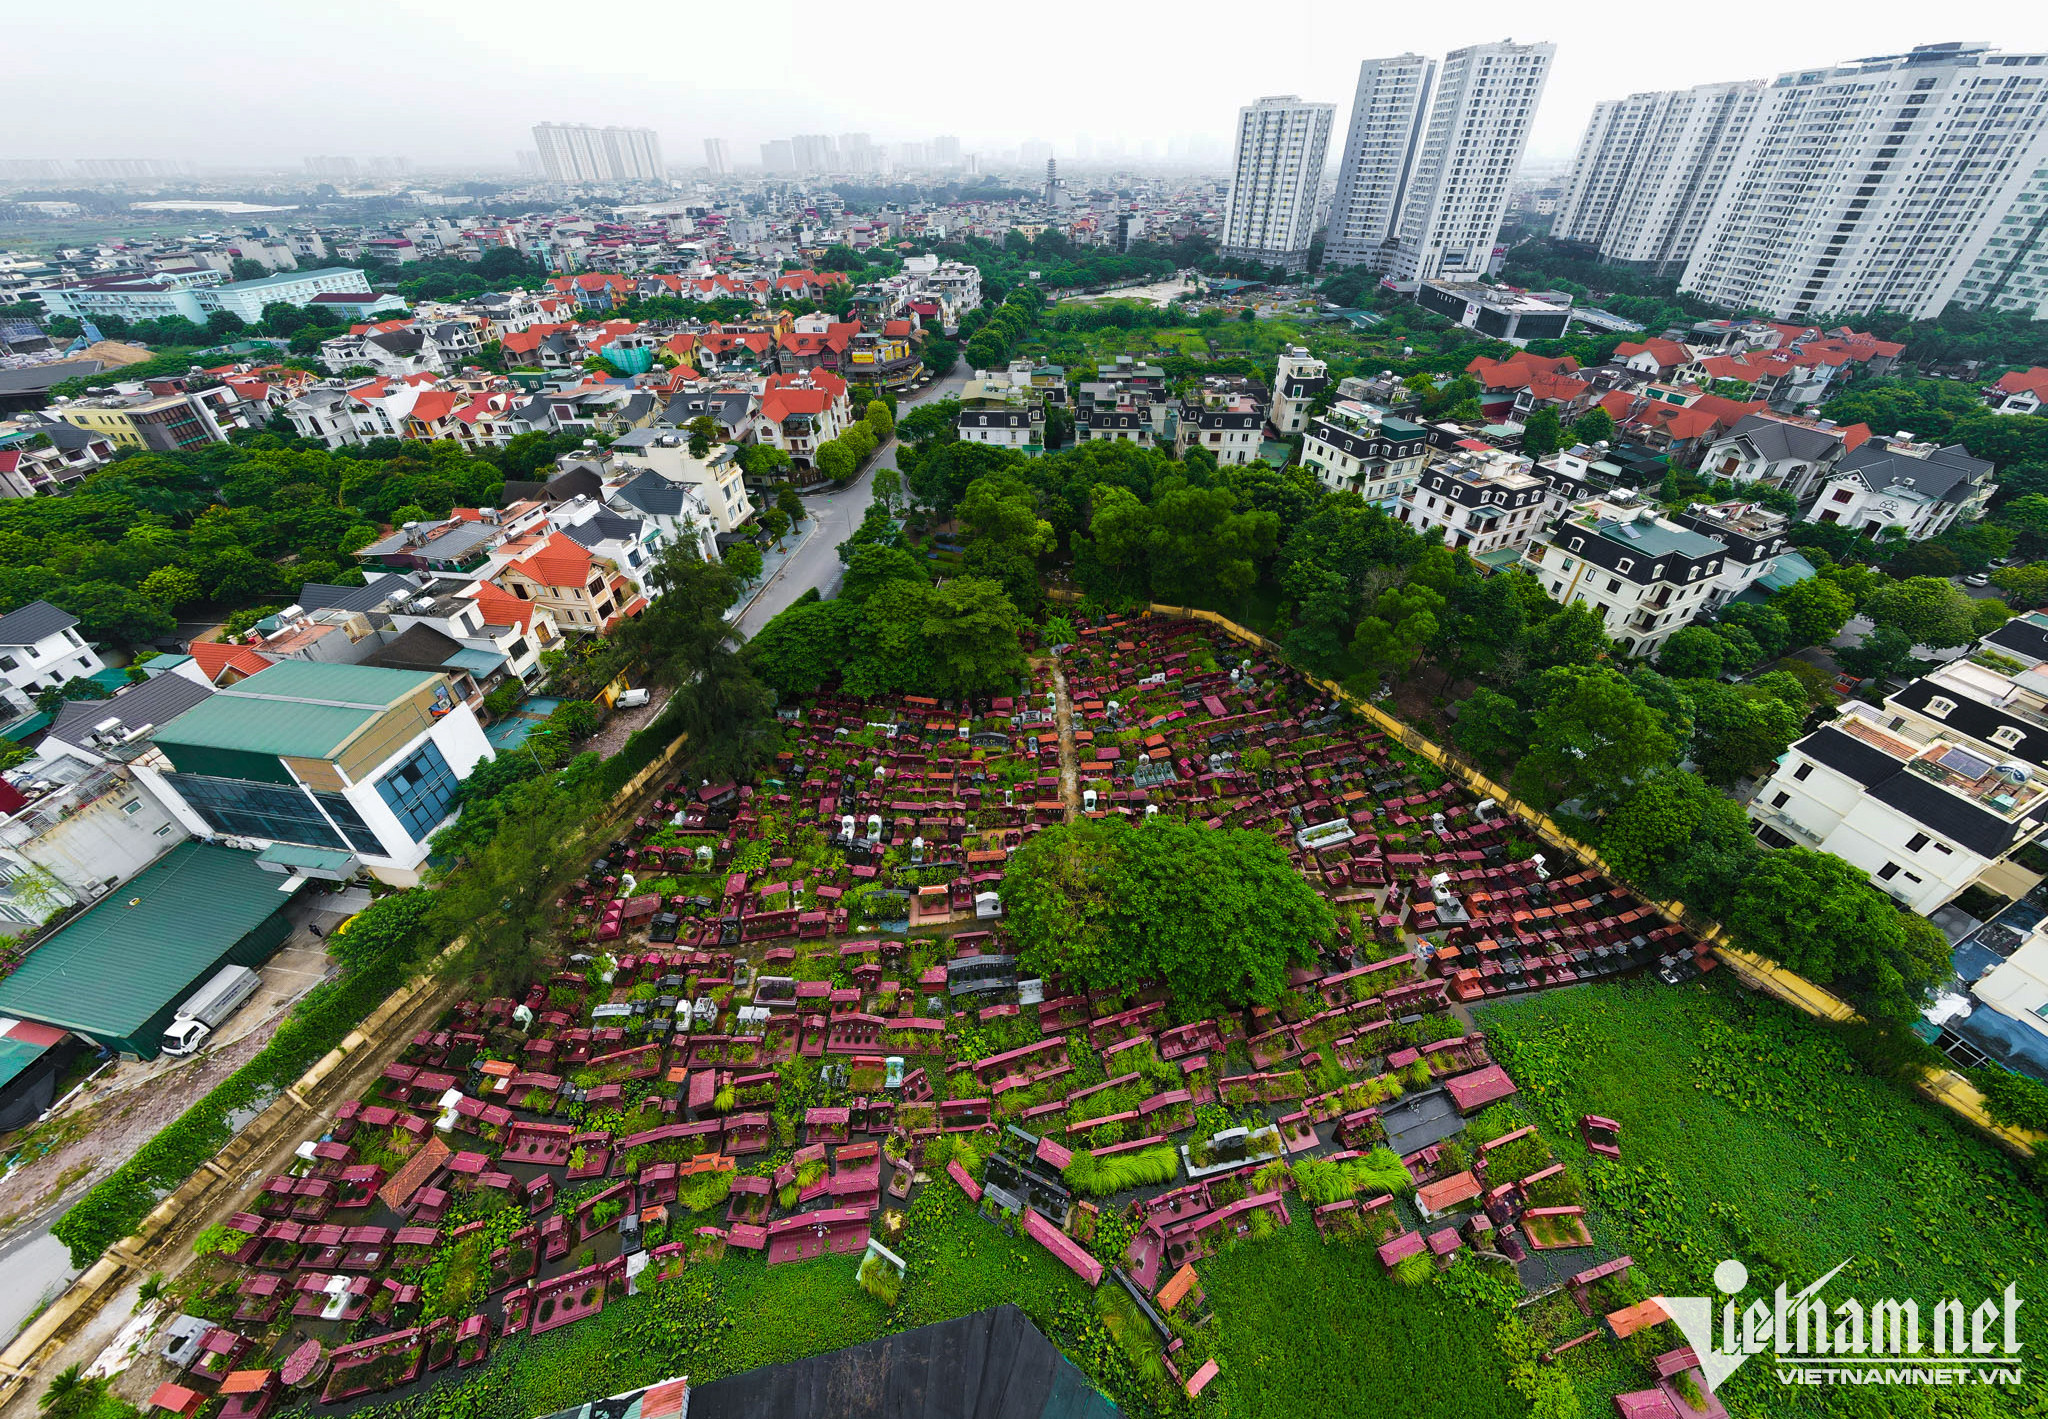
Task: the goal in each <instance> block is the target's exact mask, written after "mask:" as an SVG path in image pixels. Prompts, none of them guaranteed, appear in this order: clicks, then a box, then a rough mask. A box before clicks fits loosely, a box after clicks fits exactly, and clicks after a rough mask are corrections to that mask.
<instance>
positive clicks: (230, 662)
mask: <svg viewBox="0 0 2048 1419" xmlns="http://www.w3.org/2000/svg"><path fill="white" fill-rule="evenodd" d="M185 650H186V652H187V653H188V654H190V655H191V657H192V660H193V663H194V664H196V665H197V666H198V667H199V669H200V670H201V671H202V672H203V673H204V674H205V676H206V678H207V679H208V680H209V681H210V682H212V683H213V684H216V685H218V684H219V683H220V676H221V672H222V671H223V670H233V671H234V672H235V673H236V674H237V675H254V674H255V673H256V672H257V671H259V670H268V669H269V668H270V667H271V666H272V665H273V664H275V662H274V661H272V660H271V658H270V657H269V656H267V655H261V654H258V653H257V652H256V651H253V650H251V649H249V647H247V646H245V645H229V644H226V643H225V642H222V641H193V642H192V643H191V644H190V645H188V646H186V647H185Z"/></svg>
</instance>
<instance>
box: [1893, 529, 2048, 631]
mask: <svg viewBox="0 0 2048 1419" xmlns="http://www.w3.org/2000/svg"><path fill="white" fill-rule="evenodd" d="M2044 501H2048V499H2044ZM1863 614H1864V615H1866V616H1868V617H1869V618H1870V619H1871V620H1873V621H1875V622H1876V623H1877V624H1878V625H1880V626H1892V627H1894V628H1896V629H1898V630H1900V631H1903V632H1905V634H1906V635H1907V636H1908V637H1910V638H1911V640H1912V642H1913V644H1914V645H1924V646H1934V647H1937V648H1938V647H1942V646H1951V645H1962V644H1963V643H1965V642H1966V641H1968V640H1970V639H1971V638H1972V637H1973V636H1975V635H1976V633H1977V632H1976V607H1975V606H1974V605H1972V604H1971V601H1970V598H1969V597H1967V596H1965V595H1964V594H1963V593H1962V590H1961V589H1960V588H1959V587H1957V586H1956V584H1955V583H1954V582H1952V581H1948V580H1946V579H1944V578H1941V577H1931V576H1916V577H1911V578H1908V579H1907V580H1905V581H1899V582H1893V583H1892V584H1891V585H1889V586H1885V587H1880V588H1879V589H1878V590H1876V591H1874V592H1872V593H1871V595H1870V599H1869V600H1867V601H1865V602H1864V603H1863Z"/></svg>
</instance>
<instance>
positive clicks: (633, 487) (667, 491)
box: [612, 472, 689, 517]
mask: <svg viewBox="0 0 2048 1419" xmlns="http://www.w3.org/2000/svg"><path fill="white" fill-rule="evenodd" d="M612 496H613V498H614V499H615V500H616V501H618V502H622V503H624V504H626V505H627V506H628V507H636V508H638V509H640V511H642V512H644V513H647V514H648V515H649V516H652V517H681V516H682V515H683V510H684V508H685V507H686V506H687V505H688V502H689V498H688V495H687V494H685V493H684V491H683V486H682V484H680V483H671V482H669V480H668V479H666V478H664V477H662V476H661V475H660V474H659V473H652V472H649V473H642V474H641V475H640V476H639V477H637V478H635V479H634V480H633V481H632V482H630V483H628V484H626V485H625V486H624V487H622V488H620V489H619V491H618V492H616V493H614V494H613V495H612Z"/></svg>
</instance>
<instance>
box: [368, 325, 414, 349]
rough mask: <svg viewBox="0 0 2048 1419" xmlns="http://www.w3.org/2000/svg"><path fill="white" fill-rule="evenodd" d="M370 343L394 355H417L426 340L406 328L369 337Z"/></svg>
mask: <svg viewBox="0 0 2048 1419" xmlns="http://www.w3.org/2000/svg"><path fill="white" fill-rule="evenodd" d="M369 339H370V343H371V344H372V345H375V346H377V347H378V348H379V349H382V350H388V351H390V352H391V353H392V354H394V355H417V354H418V353H419V352H420V346H421V345H423V344H425V343H426V338H425V337H424V336H422V335H421V334H420V332H419V331H417V330H414V329H412V328H411V327H410V326H408V327H407V328H406V329H404V330H386V331H384V332H383V333H382V334H380V335H372V336H370V337H369Z"/></svg>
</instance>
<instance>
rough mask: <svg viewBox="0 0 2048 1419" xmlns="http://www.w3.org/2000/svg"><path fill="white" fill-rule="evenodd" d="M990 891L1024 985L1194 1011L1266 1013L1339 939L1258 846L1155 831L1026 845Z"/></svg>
mask: <svg viewBox="0 0 2048 1419" xmlns="http://www.w3.org/2000/svg"><path fill="white" fill-rule="evenodd" d="M1000 890H1001V893H1002V899H1003V914H1004V916H1005V918H1006V919H1007V920H1008V921H1009V923H1010V930H1011V932H1012V933H1013V935H1014V936H1015V938H1016V940H1017V943H1018V946H1019V948H1020V953H1021V954H1022V956H1023V958H1024V964H1025V966H1026V967H1027V968H1028V969H1029V970H1031V971H1032V972H1033V973H1035V974H1040V975H1044V974H1049V973H1052V972H1055V971H1056V972H1058V973H1059V974H1060V975H1061V976H1062V977H1063V978H1065V979H1068V980H1078V981H1080V982H1082V983H1083V984H1084V985H1086V986H1087V987H1088V988H1089V989H1091V990H1112V991H1117V992H1129V991H1134V990H1136V989H1137V988H1138V987H1139V986H1140V985H1142V984H1143V983H1145V982H1146V981H1149V980H1155V979H1157V980H1163V981H1165V983H1166V986H1167V989H1168V990H1169V991H1170V992H1171V994H1172V998H1173V999H1174V1000H1175V1001H1176V1002H1178V1003H1179V1004H1181V1005H1185V1006H1190V1007H1194V1008H1207V1007H1210V1006H1224V1005H1238V1006H1241V1005H1246V1004H1271V1003H1272V1002H1274V1001H1275V1000H1277V999H1278V998H1279V997H1280V996H1281V995H1282V994H1283V993H1284V992H1285V991H1286V989H1287V972H1288V968H1289V967H1291V966H1298V965H1306V964H1308V963H1309V962H1310V961H1312V960H1313V959H1314V958H1315V952H1316V947H1317V944H1318V943H1320V942H1324V941H1329V940H1332V939H1334V933H1335V929H1336V921H1335V918H1334V917H1333V916H1332V915H1331V912H1330V908H1329V906H1328V905H1327V904H1326V903H1325V902H1324V901H1323V899H1322V898H1321V897H1319V896H1317V895H1316V893H1315V890H1314V889H1313V888H1311V887H1310V886H1309V885H1308V883H1307V882H1306V881H1304V880H1303V879H1302V876H1301V874H1300V873H1298V872H1296V871H1295V870H1294V865H1293V863H1292V862H1290V861H1289V860H1288V857H1287V853H1286V852H1285V851H1284V850H1283V849H1282V848H1281V847H1280V845H1279V844H1278V843H1276V842H1274V841H1273V839H1272V837H1271V836H1270V835H1269V834H1266V833H1254V832H1250V831H1247V830H1245V829H1239V828H1231V829H1210V828H1205V827H1202V826H1201V825H1199V824H1195V823H1186V822H1181V821H1179V820H1174V819H1166V818H1157V819H1152V820H1149V821H1140V822H1139V823H1137V824H1132V823H1130V822H1128V821H1126V820H1125V819H1122V818H1105V819H1101V820H1099V821H1098V820H1093V819H1088V818H1082V819H1077V820H1076V821H1074V822H1072V823H1067V824H1063V825H1060V826H1056V827H1051V828H1047V829H1045V830H1044V831H1042V832H1039V833H1035V834H1033V835H1032V836H1031V837H1030V838H1029V839H1027V840H1026V842H1025V844H1024V846H1023V847H1022V848H1021V849H1019V850H1018V852H1017V853H1016V855H1015V856H1013V857H1012V858H1011V859H1010V863H1009V866H1008V868H1007V869H1006V871H1005V873H1004V875H1003V882H1002V886H1001V889H1000Z"/></svg>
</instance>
